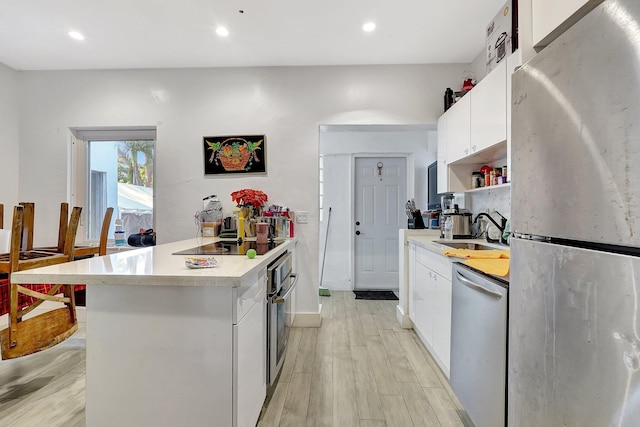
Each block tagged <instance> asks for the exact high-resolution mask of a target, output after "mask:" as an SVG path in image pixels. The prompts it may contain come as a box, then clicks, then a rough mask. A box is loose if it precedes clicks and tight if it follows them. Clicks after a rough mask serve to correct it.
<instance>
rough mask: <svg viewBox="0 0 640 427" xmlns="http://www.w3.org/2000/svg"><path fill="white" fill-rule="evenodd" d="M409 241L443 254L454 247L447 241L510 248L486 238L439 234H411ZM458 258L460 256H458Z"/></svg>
mask: <svg viewBox="0 0 640 427" xmlns="http://www.w3.org/2000/svg"><path fill="white" fill-rule="evenodd" d="M407 242H408V243H414V244H415V245H417V246H419V247H421V248H424V249H427V250H429V251H431V252H435V253H438V254H440V255H442V256H444V254H443V253H442V251H443V250H450V249H452V248H450V247H448V246H446V244H447V243H478V244H481V245H485V246H491V247H492V248H496V249H503V250H509V246H505V245H500V244H497V243H489V242H487V241H486V240H485V239H455V240H445V239H441V238H440V237H439V235H436V236H433V235H411V236H408V237H407ZM456 259H458V258H456Z"/></svg>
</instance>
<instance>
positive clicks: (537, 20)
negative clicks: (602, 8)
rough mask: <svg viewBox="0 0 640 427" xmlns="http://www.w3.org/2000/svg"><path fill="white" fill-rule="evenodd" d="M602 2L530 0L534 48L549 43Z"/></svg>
mask: <svg viewBox="0 0 640 427" xmlns="http://www.w3.org/2000/svg"><path fill="white" fill-rule="evenodd" d="M600 3H602V0H562V1H558V0H531V26H532V28H531V31H532V36H533V37H532V38H533V46H534V47H543V46H546V45H548V44H549V43H551V42H552V41H553V40H554V39H556V38H557V37H558V36H559V35H560V34H562V33H563V32H564V31H566V30H567V28H569V27H570V26H571V25H573V24H575V23H576V22H578V20H579V19H580V18H582V17H583V16H584V15H586V14H587V13H588V12H589V11H590V10H591V9H593V8H594V7H596V6H597V5H598V4H600Z"/></svg>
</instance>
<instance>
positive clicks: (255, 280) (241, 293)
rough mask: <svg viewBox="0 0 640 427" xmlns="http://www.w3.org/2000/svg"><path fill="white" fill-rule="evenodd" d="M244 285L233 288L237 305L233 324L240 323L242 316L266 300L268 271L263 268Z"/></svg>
mask: <svg viewBox="0 0 640 427" xmlns="http://www.w3.org/2000/svg"><path fill="white" fill-rule="evenodd" d="M245 281H246V283H245V284H243V286H242V287H239V288H233V293H234V300H235V305H234V307H233V324H234V325H235V324H238V323H239V322H240V321H241V320H242V318H243V317H244V316H245V314H247V313H248V312H249V310H251V308H252V307H253V306H254V305H255V304H257V303H262V302H264V299H265V295H266V291H267V272H266V270H263V271H261V272H259V273H258V274H256V275H255V276H253V277H250V278H249V279H247V280H245Z"/></svg>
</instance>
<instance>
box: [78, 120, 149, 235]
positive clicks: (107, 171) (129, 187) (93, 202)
mask: <svg viewBox="0 0 640 427" xmlns="http://www.w3.org/2000/svg"><path fill="white" fill-rule="evenodd" d="M72 131H73V132H74V135H75V136H76V138H77V139H76V140H75V141H73V143H74V148H75V149H74V151H73V152H74V156H75V161H74V171H75V172H74V177H75V180H76V183H75V185H73V186H72V187H73V188H75V192H74V205H77V206H82V207H83V218H84V221H83V222H84V227H81V229H82V230H83V231H82V233H83V234H80V231H79V233H78V236H81V235H83V236H84V238H85V239H86V240H88V241H92V240H98V239H99V238H100V232H101V228H102V219H103V217H104V213H105V211H106V209H107V207H113V208H114V215H113V219H112V222H111V227H110V230H109V237H110V238H112V236H113V232H114V231H115V220H116V219H118V218H119V219H121V220H122V225H123V229H124V230H125V232H126V235H129V234H132V233H138V232H139V231H140V229H145V230H146V229H149V228H154V204H153V186H154V172H155V168H154V160H155V129H127V128H122V129H121V128H118V129H76V130H72Z"/></svg>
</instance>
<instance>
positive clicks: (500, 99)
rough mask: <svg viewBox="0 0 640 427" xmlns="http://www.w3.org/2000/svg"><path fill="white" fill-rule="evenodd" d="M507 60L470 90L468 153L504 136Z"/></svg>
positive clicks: (505, 132)
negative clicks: (469, 139) (469, 141)
mask: <svg viewBox="0 0 640 427" xmlns="http://www.w3.org/2000/svg"><path fill="white" fill-rule="evenodd" d="M506 63H507V61H506V60H505V61H502V62H501V63H500V64H499V65H498V66H497V67H496V68H495V69H494V70H493V71H491V73H489V74H488V75H487V76H486V77H485V78H484V79H482V81H480V83H478V85H477V86H476V87H474V88H473V90H472V91H471V92H470V93H469V95H471V146H470V150H469V154H471V155H473V154H475V153H477V152H480V151H482V150H484V149H485V148H488V147H491V146H492V145H494V144H497V143H498V142H501V141H504V140H506V139H507V79H506V69H507V67H506Z"/></svg>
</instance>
